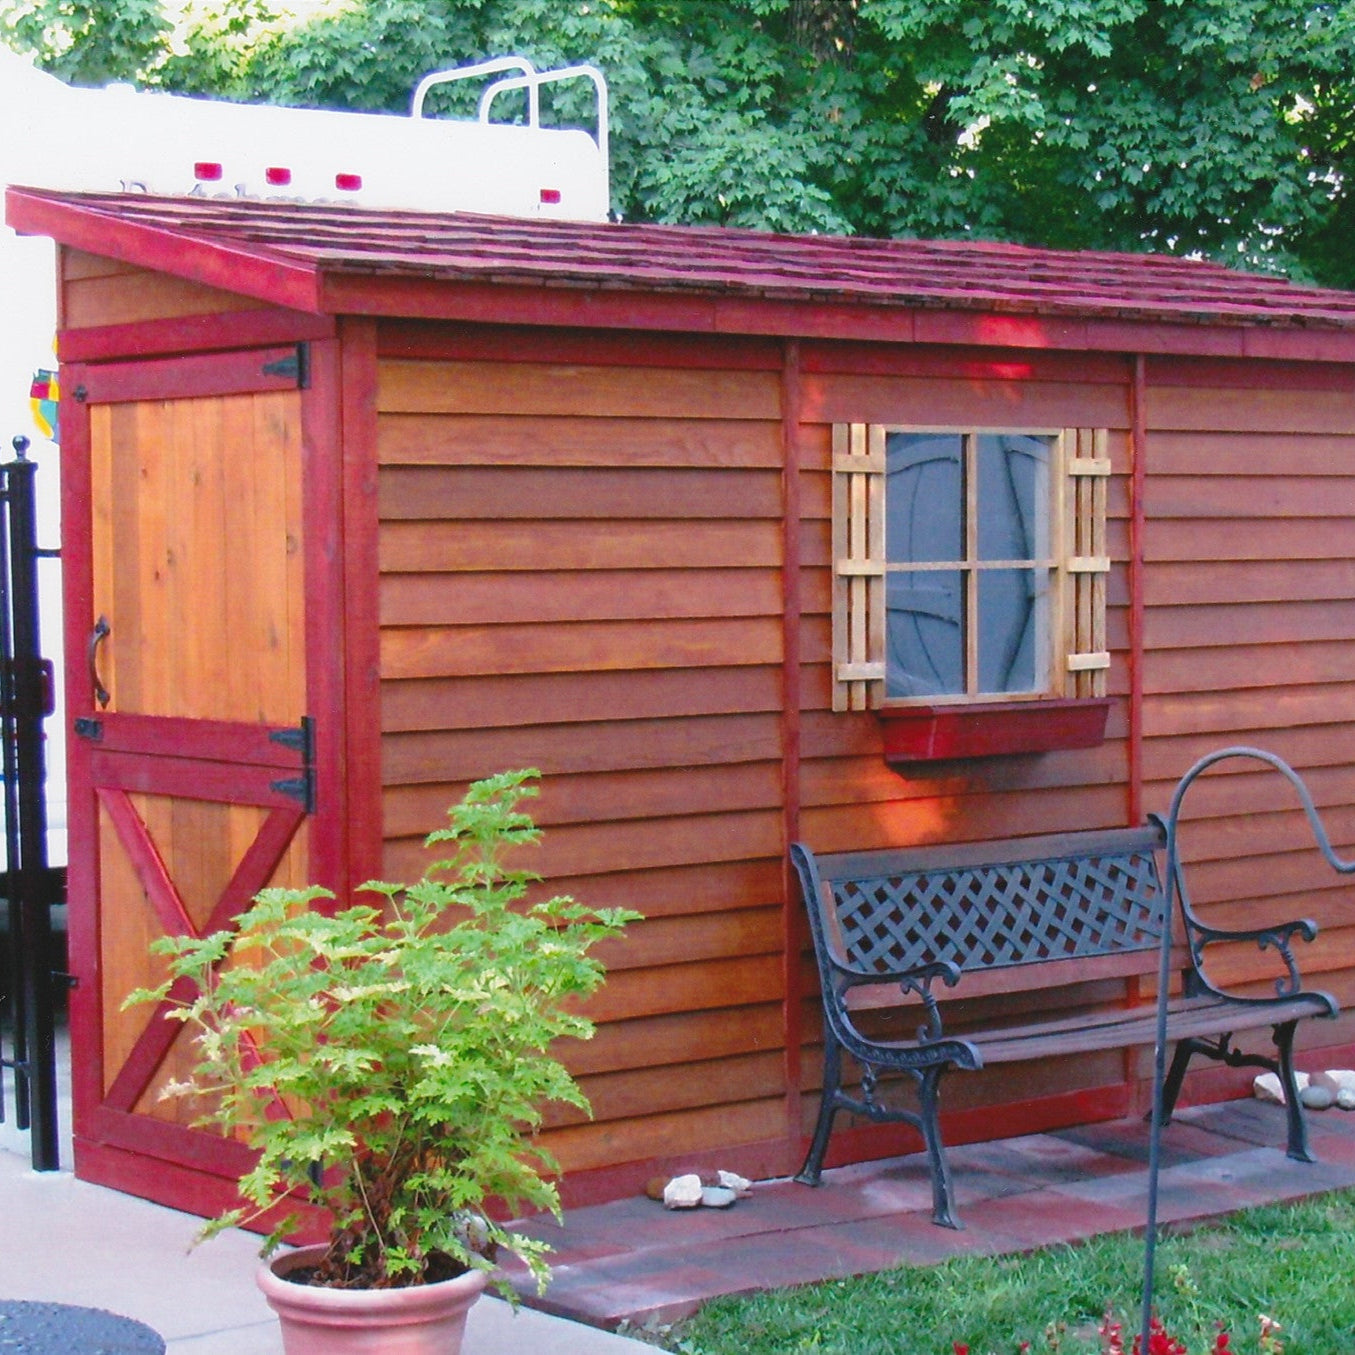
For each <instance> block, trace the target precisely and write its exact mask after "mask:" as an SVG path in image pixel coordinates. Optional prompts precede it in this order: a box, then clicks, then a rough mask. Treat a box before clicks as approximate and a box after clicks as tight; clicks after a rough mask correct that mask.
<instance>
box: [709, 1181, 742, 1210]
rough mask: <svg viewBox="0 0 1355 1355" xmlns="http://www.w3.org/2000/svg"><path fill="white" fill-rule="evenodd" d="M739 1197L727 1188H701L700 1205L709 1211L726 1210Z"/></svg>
mask: <svg viewBox="0 0 1355 1355" xmlns="http://www.w3.org/2000/svg"><path fill="white" fill-rule="evenodd" d="M738 1198H739V1197H738V1195H736V1194H735V1193H734V1191H732V1190H730V1189H729V1187H728V1186H702V1187H701V1203H702V1204H704V1205H706V1206H707V1207H708V1208H710V1209H728V1208H729V1206H730V1205H731V1204H733V1203H734V1201H735V1200H737V1199H738Z"/></svg>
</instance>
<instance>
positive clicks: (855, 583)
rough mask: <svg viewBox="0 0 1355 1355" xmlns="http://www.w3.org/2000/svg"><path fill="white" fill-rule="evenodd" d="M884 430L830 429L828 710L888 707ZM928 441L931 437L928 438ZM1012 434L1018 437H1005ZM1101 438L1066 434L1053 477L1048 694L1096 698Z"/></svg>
mask: <svg viewBox="0 0 1355 1355" xmlns="http://www.w3.org/2000/svg"><path fill="white" fill-rule="evenodd" d="M890 427H892V425H891V426H886V425H883V424H861V423H853V424H835V425H834V426H833V461H832V471H833V474H832V481H833V494H832V498H833V540H832V549H833V561H834V578H833V635H832V641H833V665H834V669H833V676H834V680H833V709H834V710H839V711H843V710H867V709H871V708H874V707H878V706H881V705H883V704H884V703H885V653H886V624H887V622H886V617H887V612H886V602H885V575H886V573H887V566H886V554H885V471H886V459H885V435H886V433H887V432H888V431H889V428H890ZM925 431H931V430H925ZM1010 431H1018V430H1010ZM1107 440H1108V439H1107V433H1106V430H1105V429H1091V428H1071V429H1066V430H1064V432H1063V433H1062V434H1061V435H1060V436H1059V438H1058V439H1057V450H1058V458H1059V462H1060V467H1061V469H1060V472H1059V473H1056V474H1055V475H1054V476H1053V477H1052V482H1053V486H1054V492H1053V503H1052V504H1051V511H1050V535H1051V538H1052V539H1051V549H1052V554H1053V558H1054V562H1055V563H1054V568H1053V578H1052V580H1051V600H1052V606H1051V610H1050V617H1049V633H1050V643H1051V644H1053V645H1055V646H1056V648H1055V654H1054V660H1055V662H1054V665H1053V667H1054V669H1055V676H1054V677H1053V678H1052V680H1051V683H1050V694H1051V695H1059V696H1068V697H1096V696H1103V695H1104V694H1105V690H1106V670H1107V669H1108V668H1109V666H1110V654H1109V652H1108V649H1107V644H1106V581H1107V576H1108V575H1109V572H1110V556H1109V551H1108V547H1107V543H1106V486H1107V482H1108V480H1109V477H1110V470H1111V467H1110V458H1109V455H1108V451H1107Z"/></svg>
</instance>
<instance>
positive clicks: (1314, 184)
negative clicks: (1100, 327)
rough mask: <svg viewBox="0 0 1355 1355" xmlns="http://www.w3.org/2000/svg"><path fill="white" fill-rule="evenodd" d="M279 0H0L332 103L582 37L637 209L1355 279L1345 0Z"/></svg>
mask: <svg viewBox="0 0 1355 1355" xmlns="http://www.w3.org/2000/svg"><path fill="white" fill-rule="evenodd" d="M269 4H270V0H215V2H214V0H190V3H189V6H188V9H187V11H186V14H187V23H186V25H185V26H184V27H183V29H182V30H181V32H180V33H179V34H178V35H177V37H175V38H174V39H173V40H171V36H170V35H169V33H168V32H167V31H166V30H164V29H154V28H153V26H147V27H145V28H144V29H143V28H137V29H136V35H137V36H135V38H134V37H133V35H132V34H130V33H129V32H128V31H127V30H126V27H125V25H123V26H118V25H116V24H113V23H112V22H111V19H109V18H108V17H107V16H113V15H115V14H126V15H131V16H136V15H141V16H143V19H142V22H143V23H145V24H148V25H149V24H150V21H151V19H152V18H153V16H154V13H155V12H156V0H122V3H119V4H117V5H116V6H114V5H113V4H109V5H106V6H105V5H100V4H97V3H94V2H93V0H0V19H2V18H3V16H4V15H6V14H8V15H9V16H10V18H9V21H8V24H7V28H8V31H9V33H10V39H9V40H10V41H11V42H14V43H17V44H18V45H21V46H23V47H25V48H26V49H27V50H35V51H38V52H39V53H40V55H41V56H42V58H43V60H44V62H45V63H46V64H49V66H50V67H51V68H53V69H57V70H58V71H59V73H62V74H65V75H67V76H68V78H87V77H88V76H89V74H90V73H91V72H95V71H101V70H106V69H113V68H114V67H115V66H118V65H119V63H121V66H122V69H121V72H120V73H121V74H123V75H124V77H125V76H127V75H131V76H134V77H136V78H139V79H142V80H144V81H147V82H150V83H155V84H159V85H161V86H163V87H166V88H171V89H179V90H184V91H191V92H197V93H215V94H222V95H225V96H227V97H232V98H266V99H270V100H273V101H276V102H282V103H296V104H302V105H316V106H327V107H336V106H337V107H359V108H387V109H396V108H403V107H405V106H406V104H407V100H408V97H409V92H410V90H411V89H412V87H413V85H414V84H415V83H416V81H417V79H418V77H419V76H420V75H422V74H423V73H424V72H425V71H427V70H430V69H433V68H434V67H439V66H450V65H454V64H458V63H461V62H465V61H469V60H474V59H478V58H481V57H484V56H487V55H497V54H502V53H504V52H510V51H513V52H521V53H523V54H524V55H526V56H529V57H531V58H532V59H533V60H535V61H537V62H538V63H540V64H555V63H561V62H573V61H582V60H588V61H593V62H596V63H597V64H598V65H600V66H601V67H602V68H603V70H604V71H605V72H606V74H607V77H608V81H609V84H610V86H611V90H612V96H613V123H612V136H613V150H614V158H613V200H614V205H615V207H616V208H617V210H618V211H619V212H620V213H621V214H622V215H624V216H626V217H628V218H632V219H644V220H656V221H669V222H717V223H722V224H726V225H733V226H750V227H759V228H766V229H773V230H789V231H815V230H817V231H836V232H860V233H867V234H872V235H885V236H888V235H926V236H977V237H983V238H996V239H1005V240H1013V241H1022V242H1026V243H1032V244H1044V245H1050V246H1055V247H1065V248H1102V249H1126V250H1142V249H1155V250H1160V251H1169V252H1177V253H1196V254H1203V255H1206V256H1209V257H1212V258H1218V259H1222V260H1224V261H1225V262H1229V263H1234V264H1240V265H1244V266H1249V267H1263V268H1270V269H1280V270H1285V271H1288V272H1291V273H1293V274H1294V275H1296V276H1298V277H1301V278H1312V279H1316V280H1321V281H1326V282H1328V283H1335V284H1349V285H1355V251H1353V250H1352V249H1351V248H1350V247H1349V245H1348V244H1347V243H1346V241H1347V240H1349V239H1350V228H1351V227H1352V225H1355V206H1352V203H1351V197H1350V192H1349V188H1348V185H1349V183H1350V178H1351V173H1352V170H1353V169H1355V163H1353V161H1355V142H1353V140H1352V129H1353V128H1355V72H1353V71H1352V69H1351V68H1350V63H1349V59H1348V53H1349V52H1350V51H1352V50H1355V0H1327V2H1324V3H1320V2H1318V0H423V2H421V3H416V0H358V2H357V3H354V4H351V5H349V6H346V7H344V8H343V9H336V10H333V11H332V12H323V13H320V14H319V15H317V16H316V17H313V18H311V19H310V20H308V21H307V22H304V23H292V24H287V23H284V22H282V21H281V20H280V19H279V18H278V16H277V15H275V14H273V13H272V12H271V10H270V9H269V7H268V6H269ZM104 11H106V17H105V21H104V22H102V23H99V22H92V21H89V16H92V15H94V14H95V13H96V12H104ZM16 16H17V17H16ZM63 16H66V17H63ZM82 16H83V17H82ZM75 20H79V21H78V22H76V21H75ZM157 43H158V47H157V45H156V44H157ZM176 44H177V45H176ZM151 49H154V50H151ZM571 97H574V98H577V97H578V96H577V95H571V94H570V93H569V92H567V91H566V92H564V93H561V94H560V95H559V96H558V98H559V101H560V102H559V109H558V111H559V112H560V113H562V114H564V115H569V114H571V113H575V114H578V113H580V112H581V111H582V108H581V106H580V107H578V108H575V107H573V106H572V105H571V104H570V99H571Z"/></svg>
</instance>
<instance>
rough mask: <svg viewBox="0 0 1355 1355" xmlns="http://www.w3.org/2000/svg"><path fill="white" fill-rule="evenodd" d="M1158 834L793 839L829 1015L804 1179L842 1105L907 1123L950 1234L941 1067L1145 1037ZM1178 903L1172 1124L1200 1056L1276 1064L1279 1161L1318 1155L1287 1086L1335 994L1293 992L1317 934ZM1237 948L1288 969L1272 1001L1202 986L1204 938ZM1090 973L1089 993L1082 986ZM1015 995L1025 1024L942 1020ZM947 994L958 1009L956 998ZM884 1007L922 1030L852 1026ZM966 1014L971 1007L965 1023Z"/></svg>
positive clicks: (1163, 922)
mask: <svg viewBox="0 0 1355 1355" xmlns="http://www.w3.org/2000/svg"><path fill="white" fill-rule="evenodd" d="M1164 840H1165V832H1164V829H1163V827H1162V825H1161V823H1159V822H1158V821H1156V820H1153V821H1151V822H1149V823H1148V824H1145V825H1144V826H1143V827H1140V828H1127V829H1113V830H1107V831H1093V832H1076V833H1058V834H1049V835H1045V836H1042V837H1036V838H1013V839H1007V840H1005V841H995V842H970V843H960V844H949V845H944V846H935V847H914V848H906V849H901V850H893V849H890V850H884V851H864V852H847V853H834V854H825V855H823V856H816V855H815V854H814V853H813V852H812V851H811V850H810V849H809V848H808V847H807V846H805V845H804V844H803V843H796V844H794V845H793V846H792V848H791V859H792V862H793V863H794V866H795V869H796V873H797V875H798V877H799V881H800V887H801V893H802V896H803V898H804V900H805V904H806V907H807V910H808V913H809V919H810V927H811V931H812V933H813V938H814V951H815V959H816V961H817V964H818V970H819V985H820V992H821V996H822V999H823V1012H824V1083H823V1097H822V1101H821V1103H820V1110H819V1118H818V1123H817V1125H816V1127H815V1131H814V1137H813V1140H812V1142H811V1144H810V1148H809V1152H808V1155H807V1157H806V1159H805V1165H804V1167H803V1168H802V1169H801V1171H800V1173H799V1175H798V1176H797V1178H796V1179H797V1180H801V1181H804V1182H806V1183H807V1184H811V1185H814V1184H817V1183H818V1181H819V1179H820V1174H821V1170H822V1165H823V1158H824V1154H825V1152H826V1150H827V1146H828V1140H829V1137H830V1135H831V1132H832V1126H833V1120H834V1117H835V1115H836V1113H837V1111H838V1110H842V1109H845V1110H849V1111H851V1112H853V1113H856V1114H859V1115H864V1116H867V1117H868V1118H870V1119H872V1120H886V1121H888V1120H899V1121H903V1122H906V1123H909V1124H912V1125H913V1126H914V1127H915V1128H917V1129H918V1130H919V1131H920V1132H921V1133H922V1136H923V1140H924V1142H925V1144H926V1147H927V1153H928V1157H929V1159H930V1164H931V1171H932V1188H933V1217H934V1218H935V1220H936V1222H938V1223H942V1224H947V1225H949V1226H952V1227H956V1226H958V1224H957V1223H956V1221H955V1216H954V1209H953V1203H952V1196H953V1192H952V1189H951V1184H950V1174H949V1169H948V1167H947V1165H946V1160H945V1152H944V1147H943V1144H942V1139H941V1130H940V1116H939V1085H940V1079H941V1076H942V1074H943V1073H945V1072H946V1071H947V1070H948V1069H949V1068H952V1067H954V1068H962V1069H963V1068H970V1069H973V1068H980V1067H983V1066H984V1065H985V1064H1008V1063H1017V1062H1022V1061H1027V1060H1044V1059H1050V1058H1057V1057H1063V1056H1067V1055H1072V1054H1083V1053H1090V1052H1093V1051H1097V1050H1106V1049H1116V1048H1131V1047H1134V1046H1139V1045H1150V1044H1152V1043H1153V1042H1154V1040H1155V1038H1156V1020H1157V1017H1156V1010H1155V1007H1154V1006H1153V1005H1152V1004H1145V1003H1142V1002H1139V1003H1134V1002H1131V1001H1129V1000H1128V997H1129V996H1130V991H1129V990H1124V989H1123V984H1124V982H1129V981H1132V980H1133V979H1134V978H1135V977H1136V976H1147V975H1154V976H1155V974H1156V970H1157V965H1158V956H1159V953H1160V946H1161V942H1162V936H1163V930H1164V928H1165V927H1166V926H1167V921H1168V920H1167V915H1166V914H1167V896H1166V892H1165V891H1164V889H1163V887H1162V883H1161V880H1160V878H1159V873H1158V854H1159V852H1160V851H1161V850H1162V848H1163V846H1164ZM1177 897H1178V900H1179V902H1180V915H1181V926H1182V929H1183V932H1182V935H1181V937H1180V939H1179V940H1177V941H1174V943H1173V960H1174V962H1175V964H1176V967H1177V969H1178V970H1179V972H1180V974H1181V979H1182V982H1181V994H1180V995H1179V996H1173V997H1172V998H1171V999H1170V1001H1169V1006H1168V1036H1169V1039H1170V1041H1171V1042H1172V1043H1174V1044H1175V1046H1176V1050H1175V1055H1174V1057H1173V1060H1172V1066H1171V1071H1170V1073H1169V1074H1168V1077H1167V1081H1166V1085H1165V1088H1164V1101H1165V1109H1166V1114H1167V1117H1168V1118H1170V1115H1171V1111H1172V1108H1173V1107H1174V1105H1175V1101H1176V1097H1177V1095H1178V1093H1179V1091H1180V1087H1181V1082H1182V1079H1183V1078H1184V1076H1185V1071H1186V1067H1187V1065H1188V1064H1189V1062H1190V1059H1191V1058H1192V1057H1193V1056H1194V1055H1195V1054H1205V1055H1207V1056H1208V1057H1211V1058H1214V1059H1219V1060H1222V1061H1224V1062H1226V1063H1228V1064H1230V1065H1234V1066H1238V1065H1244V1066H1256V1067H1264V1068H1270V1069H1273V1070H1274V1071H1276V1072H1278V1073H1279V1075H1280V1078H1281V1081H1282V1084H1283V1086H1284V1088H1285V1090H1286V1093H1287V1098H1286V1099H1287V1104H1288V1133H1289V1142H1288V1152H1289V1155H1290V1156H1291V1157H1296V1158H1300V1159H1302V1160H1305V1161H1310V1160H1311V1157H1310V1155H1309V1153H1308V1145H1307V1135H1306V1129H1305V1126H1304V1122H1303V1117H1302V1111H1301V1108H1300V1106H1299V1103H1298V1090H1297V1086H1296V1083H1295V1079H1294V1069H1293V1039H1294V1031H1295V1028H1296V1026H1297V1024H1298V1022H1299V1021H1301V1020H1304V1019H1307V1018H1309V1017H1322V1016H1334V1015H1335V1014H1336V1012H1337V1010H1338V1009H1337V1004H1336V1002H1335V1001H1334V999H1332V998H1331V997H1330V996H1329V995H1328V994H1326V993H1321V992H1317V991H1313V990H1305V989H1303V988H1302V986H1301V980H1300V978H1299V974H1298V969H1297V965H1296V964H1295V962H1294V958H1293V954H1292V951H1291V948H1290V941H1291V938H1292V937H1293V936H1295V935H1300V936H1302V937H1304V939H1307V940H1311V939H1312V938H1313V936H1315V935H1316V930H1317V929H1316V927H1314V926H1313V924H1312V923H1310V922H1306V921H1294V922H1285V923H1282V924H1279V925H1278V926H1273V927H1267V928H1258V929H1256V930H1255V931H1247V932H1232V933H1227V934H1224V933H1214V932H1213V931H1212V930H1211V929H1210V928H1208V927H1207V926H1205V925H1204V924H1203V923H1201V922H1200V921H1199V919H1198V918H1197V917H1196V916H1195V915H1194V913H1193V912H1192V910H1191V909H1190V907H1189V904H1188V901H1187V897H1186V894H1185V891H1184V890H1179V891H1177ZM1238 940H1243V941H1251V942H1253V943H1255V944H1256V945H1258V946H1259V947H1260V948H1261V950H1262V951H1267V950H1268V951H1270V952H1273V953H1274V954H1275V955H1276V956H1277V957H1278V958H1279V960H1280V962H1281V964H1282V966H1283V973H1281V974H1280V976H1279V982H1278V983H1277V985H1276V995H1275V996H1274V997H1250V996H1242V995H1238V994H1233V993H1229V992H1226V991H1223V990H1221V989H1220V988H1218V987H1216V986H1215V985H1214V984H1212V983H1211V982H1210V979H1209V976H1208V974H1207V972H1206V970H1205V968H1204V963H1203V956H1204V952H1205V948H1206V947H1207V946H1208V945H1209V944H1211V943H1212V942H1214V941H1228V942H1230V943H1236V942H1237V941H1238ZM1107 980H1114V981H1120V987H1121V990H1122V997H1121V998H1120V999H1118V1000H1116V1001H1113V1002H1110V1003H1105V1002H1102V1003H1099V1004H1096V1005H1088V1004H1087V1002H1086V1001H1085V1000H1084V1001H1082V1002H1081V1003H1079V1001H1078V999H1079V997H1083V998H1085V997H1086V995H1087V994H1088V993H1092V994H1095V993H1097V992H1100V994H1101V995H1102V996H1105V988H1104V985H1105V981H1107ZM1097 983H1100V984H1102V988H1101V989H1099V990H1098V989H1095V988H1092V987H1090V986H1089V985H1094V984H1097ZM1054 989H1059V990H1064V991H1065V992H1066V994H1067V1001H1068V1009H1067V1010H1065V1011H1064V1012H1063V1013H1061V1014H1059V1015H1051V1014H1050V1013H1052V1012H1057V1011H1059V1010H1060V1005H1061V1004H1060V1002H1059V1000H1058V996H1057V995H1051V990H1054ZM1023 994H1026V995H1029V1008H1030V1010H1029V1012H1028V1015H1027V1016H1026V1017H1024V1018H1023V1017H1022V1016H1021V1015H1020V1014H1019V1011H1017V1012H1016V1013H1015V1014H1014V1015H1011V1016H1010V1018H1009V1019H1007V1020H1005V1021H1004V1022H1003V1023H1002V1024H1001V1025H989V1026H986V1027H984V1026H980V1027H979V1028H978V1029H966V1028H964V1026H963V1025H959V1026H955V1025H954V1023H953V1022H952V1027H947V1025H946V1014H947V1011H948V1010H950V1011H951V1014H952V1016H953V1015H955V1013H956V1012H957V1011H959V1012H963V1011H966V1010H968V1005H967V1003H966V1002H965V1000H966V999H973V998H979V999H984V998H988V999H992V998H995V997H997V996H999V995H1000V996H1003V997H1008V996H1011V997H1013V999H1014V1002H1019V1001H1020V999H1021V995H1023ZM943 1000H944V1004H943ZM952 1000H953V1001H954V1003H956V1004H958V1006H957V1007H955V1008H950V1007H949V1003H950V1002H951V1001H952ZM980 1005H983V1004H982V1003H981V1004H980ZM989 1005H991V1003H990V1004H989ZM1000 1005H1001V1006H1002V1007H1003V1008H1010V1007H1012V1005H1013V1004H1012V1003H1008V1002H1003V1003H1002V1004H1000ZM893 1009H897V1011H898V1013H899V1014H900V1015H901V1017H902V1018H903V1020H904V1021H905V1023H910V1024H908V1025H906V1026H905V1028H911V1027H913V1026H918V1023H921V1025H920V1028H919V1029H918V1032H917V1035H916V1038H911V1039H900V1038H895V1037H892V1036H891V1037H886V1036H882V1035H872V1034H868V1033H866V1032H865V1031H863V1029H862V1028H861V1026H860V1025H859V1024H858V1017H860V1016H864V1015H866V1014H869V1013H871V1012H877V1013H878V1012H890V1011H892V1010H893ZM1002 1014H1003V1015H1004V1016H1006V1015H1007V1012H1005V1011H1004V1012H1003V1013H1002ZM976 1016H977V1012H976V1011H975V1012H971V1013H970V1017H969V1019H970V1020H971V1021H972V1020H973V1019H974V1018H975V1017H976ZM991 1019H992V1018H991V1015H990V1017H989V1020H991ZM1265 1028H1269V1029H1270V1030H1271V1032H1272V1039H1273V1043H1274V1048H1275V1053H1274V1055H1273V1056H1272V1055H1268V1054H1261V1053H1252V1052H1243V1051H1241V1050H1239V1049H1238V1048H1236V1047H1235V1046H1234V1045H1233V1043H1232V1040H1233V1036H1234V1035H1235V1034H1236V1033H1238V1032H1246V1031H1254V1030H1260V1029H1265ZM844 1054H846V1055H850V1056H851V1057H852V1058H854V1059H855V1060H856V1061H857V1062H858V1063H859V1064H860V1066H861V1069H862V1076H861V1084H860V1087H861V1089H860V1093H859V1095H853V1094H849V1093H848V1092H847V1091H846V1090H845V1089H844V1085H843V1079H842V1057H843V1055H844ZM886 1072H898V1073H903V1074H906V1075H908V1076H909V1077H911V1078H912V1079H913V1081H914V1083H915V1086H916V1091H917V1100H918V1108H917V1109H916V1110H913V1109H910V1108H907V1107H903V1106H896V1105H885V1104H884V1103H883V1102H881V1101H880V1100H879V1098H878V1097H877V1096H876V1087H877V1083H878V1079H879V1077H880V1075H881V1074H882V1073H886Z"/></svg>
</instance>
